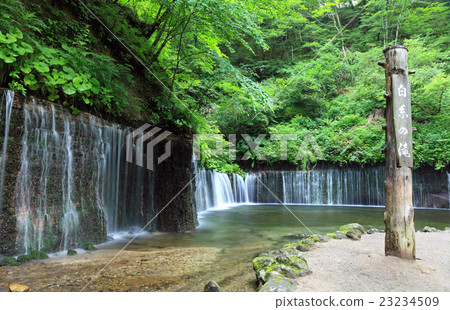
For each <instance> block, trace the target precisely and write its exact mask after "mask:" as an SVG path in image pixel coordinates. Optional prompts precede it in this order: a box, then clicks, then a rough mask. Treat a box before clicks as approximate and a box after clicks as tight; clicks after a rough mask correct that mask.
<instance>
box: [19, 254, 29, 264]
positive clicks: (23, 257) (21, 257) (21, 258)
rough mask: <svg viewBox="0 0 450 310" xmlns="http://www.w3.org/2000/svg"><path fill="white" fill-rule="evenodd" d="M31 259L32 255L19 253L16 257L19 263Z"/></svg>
mask: <svg viewBox="0 0 450 310" xmlns="http://www.w3.org/2000/svg"><path fill="white" fill-rule="evenodd" d="M31 260H33V257H32V256H31V255H20V256H19V257H17V262H18V263H19V264H22V263H26V262H29V261H31Z"/></svg>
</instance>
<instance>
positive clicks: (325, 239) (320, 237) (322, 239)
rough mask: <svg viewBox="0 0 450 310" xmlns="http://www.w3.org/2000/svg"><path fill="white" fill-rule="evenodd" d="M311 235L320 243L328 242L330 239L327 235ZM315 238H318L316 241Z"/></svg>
mask: <svg viewBox="0 0 450 310" xmlns="http://www.w3.org/2000/svg"><path fill="white" fill-rule="evenodd" d="M311 237H314V241H315V242H320V243H324V242H328V241H330V239H331V238H330V237H329V236H328V235H312V236H311ZM316 240H318V241H316Z"/></svg>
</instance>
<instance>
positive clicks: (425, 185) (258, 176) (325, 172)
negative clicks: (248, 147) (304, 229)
mask: <svg viewBox="0 0 450 310" xmlns="http://www.w3.org/2000/svg"><path fill="white" fill-rule="evenodd" d="M441 179H442V180H440V179H439V180H437V182H438V183H439V182H441V181H442V182H443V183H446V182H447V183H446V184H445V186H439V185H438V187H439V188H444V187H445V188H446V189H447V191H448V186H449V185H448V182H450V177H445V178H444V177H443V178H441ZM429 183H430V180H429V177H425V176H424V174H423V173H417V175H416V176H415V180H414V206H415V207H427V206H429V205H430V203H431V202H430V201H431V200H430V199H431V197H432V196H437V195H434V194H433V190H436V188H432V187H431V186H430V185H429ZM434 186H435V185H434ZM447 196H448V192H447ZM444 198H445V197H444ZM195 200H196V202H197V210H198V211H204V210H207V209H217V208H224V207H228V206H232V205H236V204H248V203H261V204H272V203H285V204H307V205H355V206H356V205H357V206H361V205H367V206H383V205H384V202H385V196H384V167H368V168H364V169H358V168H333V167H330V168H326V169H318V170H314V171H267V172H251V173H247V174H246V175H245V181H244V179H243V178H242V177H241V176H240V175H237V174H224V173H218V172H215V171H206V170H200V172H199V174H198V176H197V178H196V192H195ZM445 203H446V202H445V201H443V205H445ZM447 205H448V200H447Z"/></svg>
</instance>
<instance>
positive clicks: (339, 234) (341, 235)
mask: <svg viewBox="0 0 450 310" xmlns="http://www.w3.org/2000/svg"><path fill="white" fill-rule="evenodd" d="M333 239H337V240H341V239H347V236H346V235H345V234H344V233H343V232H342V231H340V230H338V231H336V232H335V233H334V236H333Z"/></svg>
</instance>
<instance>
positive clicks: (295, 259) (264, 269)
mask: <svg viewBox="0 0 450 310" xmlns="http://www.w3.org/2000/svg"><path fill="white" fill-rule="evenodd" d="M253 269H254V270H255V273H256V278H257V280H258V283H259V285H264V284H265V283H266V282H267V281H269V279H270V277H271V275H272V274H274V272H275V273H278V274H280V275H282V276H284V277H287V278H291V279H293V278H298V277H304V276H306V275H308V274H310V273H311V270H310V269H309V267H308V264H307V263H306V260H305V259H304V258H303V257H302V256H301V255H300V252H299V251H297V250H296V249H295V248H283V249H281V250H277V251H268V252H266V253H262V254H261V255H259V256H258V257H256V258H255V259H254V260H253Z"/></svg>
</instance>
